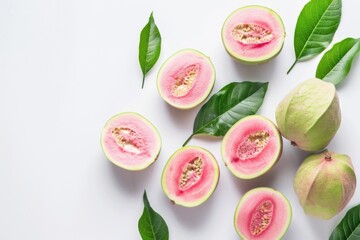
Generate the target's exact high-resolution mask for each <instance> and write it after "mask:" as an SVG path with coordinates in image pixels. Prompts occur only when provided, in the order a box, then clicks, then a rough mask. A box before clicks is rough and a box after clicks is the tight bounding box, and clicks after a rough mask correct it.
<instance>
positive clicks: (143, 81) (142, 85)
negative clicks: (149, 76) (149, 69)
mask: <svg viewBox="0 0 360 240" xmlns="http://www.w3.org/2000/svg"><path fill="white" fill-rule="evenodd" d="M144 83H145V74H143V80H142V84H141V89H143V88H144Z"/></svg>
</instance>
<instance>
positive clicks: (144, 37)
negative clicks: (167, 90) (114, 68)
mask: <svg viewBox="0 0 360 240" xmlns="http://www.w3.org/2000/svg"><path fill="white" fill-rule="evenodd" d="M160 49H161V35H160V32H159V29H158V27H157V26H156V24H155V21H154V17H153V13H151V14H150V18H149V22H148V23H147V24H146V25H145V27H144V28H143V29H142V31H141V34H140V44H139V63H140V67H141V70H142V73H143V79H142V86H141V87H144V81H145V75H146V74H147V73H148V72H149V70H150V69H151V68H152V67H153V66H154V65H155V63H156V61H157V60H158V59H159V56H160Z"/></svg>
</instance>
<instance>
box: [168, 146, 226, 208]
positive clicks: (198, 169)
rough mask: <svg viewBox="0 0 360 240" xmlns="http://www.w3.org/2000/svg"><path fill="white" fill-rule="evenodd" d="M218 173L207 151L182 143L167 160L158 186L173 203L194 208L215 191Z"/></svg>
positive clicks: (215, 162)
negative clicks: (182, 145)
mask: <svg viewBox="0 0 360 240" xmlns="http://www.w3.org/2000/svg"><path fill="white" fill-rule="evenodd" d="M219 176H220V170H219V165H218V163H217V161H216V159H215V157H214V156H213V155H212V154H211V153H210V152H209V151H208V150H206V149H204V148H201V147H196V146H186V147H182V148H180V149H178V150H177V151H176V152H175V153H174V154H173V155H172V156H171V157H170V158H169V160H168V161H167V163H166V165H165V168H164V170H163V173H162V176H161V185H162V189H163V191H164V193H165V195H166V196H167V197H168V198H169V199H170V201H171V202H172V203H173V204H177V205H181V206H184V207H195V206H198V205H200V204H202V203H203V202H205V201H206V200H207V199H208V198H209V197H210V196H211V194H212V193H213V192H214V191H215V189H216V186H217V184H218V181H219Z"/></svg>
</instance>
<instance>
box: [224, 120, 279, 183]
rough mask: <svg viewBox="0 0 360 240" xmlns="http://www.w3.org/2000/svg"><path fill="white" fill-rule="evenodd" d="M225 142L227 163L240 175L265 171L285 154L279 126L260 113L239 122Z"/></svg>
mask: <svg viewBox="0 0 360 240" xmlns="http://www.w3.org/2000/svg"><path fill="white" fill-rule="evenodd" d="M222 145H223V146H222V155H223V159H224V161H225V164H226V166H227V167H228V168H229V169H230V171H231V172H232V173H234V175H236V176H238V177H240V178H253V177H257V176H259V175H261V174H263V173H265V172H266V171H267V170H268V169H269V168H271V167H272V166H273V165H274V164H275V163H276V162H277V161H278V159H279V158H280V156H281V153H282V139H281V136H280V133H279V131H278V129H277V128H276V126H275V125H274V124H273V123H272V122H271V121H270V120H268V119H266V118H264V117H261V116H258V115H254V116H249V117H245V118H243V119H242V120H240V121H239V122H237V123H236V124H235V125H234V126H233V127H232V128H230V130H229V131H228V133H227V134H226V135H225V137H224V140H223V144H222Z"/></svg>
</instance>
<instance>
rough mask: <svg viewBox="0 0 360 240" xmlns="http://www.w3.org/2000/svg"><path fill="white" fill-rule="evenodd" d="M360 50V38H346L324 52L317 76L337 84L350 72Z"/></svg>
mask: <svg viewBox="0 0 360 240" xmlns="http://www.w3.org/2000/svg"><path fill="white" fill-rule="evenodd" d="M359 52H360V38H358V39H354V38H346V39H344V40H342V41H341V42H338V43H336V44H334V46H333V47H332V48H331V49H330V50H329V51H328V52H326V53H325V54H324V56H323V57H322V58H321V60H320V62H319V65H318V67H317V69H316V77H317V78H320V79H322V80H324V81H326V82H331V83H333V84H335V85H337V84H339V83H341V82H342V81H343V80H344V79H345V77H346V76H347V75H348V73H349V72H350V68H351V65H352V62H353V60H354V58H355V57H356V56H357V55H358V54H359Z"/></svg>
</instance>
